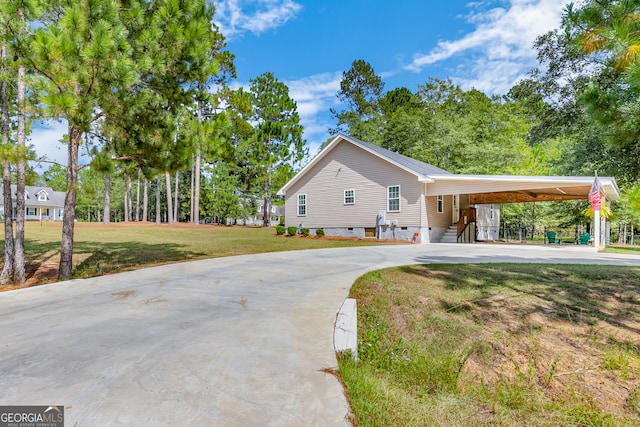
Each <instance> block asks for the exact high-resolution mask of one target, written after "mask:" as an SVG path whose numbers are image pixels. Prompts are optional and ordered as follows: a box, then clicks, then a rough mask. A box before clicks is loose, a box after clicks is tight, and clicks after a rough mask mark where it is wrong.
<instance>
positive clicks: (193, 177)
mask: <svg viewBox="0 0 640 427" xmlns="http://www.w3.org/2000/svg"><path fill="white" fill-rule="evenodd" d="M195 171H196V168H195V166H194V167H192V168H191V189H190V193H189V194H191V198H190V200H189V202H190V208H189V209H190V211H189V212H190V213H189V215H190V218H189V221H191V223H193V221H194V217H193V187H194V181H195Z"/></svg>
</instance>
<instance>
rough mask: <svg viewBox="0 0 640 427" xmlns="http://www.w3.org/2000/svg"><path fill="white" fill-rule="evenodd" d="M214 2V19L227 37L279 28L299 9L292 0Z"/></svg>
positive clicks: (294, 15) (297, 4) (298, 5)
mask: <svg viewBox="0 0 640 427" xmlns="http://www.w3.org/2000/svg"><path fill="white" fill-rule="evenodd" d="M214 4H215V7H216V14H215V16H214V22H215V24H216V25H217V26H218V28H220V31H221V32H222V34H224V35H225V37H227V39H232V38H234V37H235V36H239V35H242V34H243V33H245V32H247V31H250V32H252V33H253V34H256V35H258V34H261V33H264V32H265V31H269V30H271V29H274V28H278V27H281V26H282V25H284V24H285V23H286V22H287V21H289V20H291V19H293V18H295V17H296V15H297V14H298V13H299V12H300V11H301V10H302V5H300V4H299V3H296V2H295V1H293V0H216V1H214Z"/></svg>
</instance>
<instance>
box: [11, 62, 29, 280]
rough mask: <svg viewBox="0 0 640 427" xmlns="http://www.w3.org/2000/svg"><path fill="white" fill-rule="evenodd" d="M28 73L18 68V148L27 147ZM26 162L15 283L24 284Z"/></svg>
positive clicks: (20, 178) (21, 174) (20, 176)
mask: <svg viewBox="0 0 640 427" xmlns="http://www.w3.org/2000/svg"><path fill="white" fill-rule="evenodd" d="M26 96H27V86H26V71H25V69H24V67H22V66H20V67H18V147H19V148H23V147H25V146H26V141H27V123H26V115H27V111H26ZM26 163H27V162H26V161H25V158H24V156H23V155H22V154H21V155H20V156H19V157H18V165H17V166H18V167H17V169H16V175H17V186H16V187H17V189H16V193H17V194H16V238H15V245H14V251H15V252H14V257H13V268H14V281H15V283H19V284H22V283H24V282H25V281H26V279H27V278H26V274H25V270H24V268H25V257H24V221H25V214H26V206H25V198H24V197H25V195H24V193H25V185H26V182H25V181H26Z"/></svg>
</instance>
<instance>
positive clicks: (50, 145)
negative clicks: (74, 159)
mask: <svg viewBox="0 0 640 427" xmlns="http://www.w3.org/2000/svg"><path fill="white" fill-rule="evenodd" d="M67 130H68V125H67V122H66V120H60V121H57V120H47V121H43V122H35V123H33V124H32V125H31V133H30V134H29V140H28V141H27V144H31V145H33V148H34V150H35V152H36V156H37V158H38V159H42V160H45V161H46V162H42V163H40V164H39V165H38V164H37V163H35V162H32V165H35V166H36V168H37V169H36V171H37V172H38V173H42V172H43V171H45V170H46V169H48V168H49V166H51V162H55V163H59V164H61V165H63V166H66V165H67V149H68V146H67V145H66V144H63V143H62V142H60V141H61V140H62V138H63V137H64V135H66V134H67ZM90 161H91V159H90V157H89V156H88V154H87V152H86V149H85V147H84V144H83V145H81V146H80V153H79V163H80V164H81V165H82V164H87V163H89V162H90Z"/></svg>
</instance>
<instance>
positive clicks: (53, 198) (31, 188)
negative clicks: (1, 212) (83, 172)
mask: <svg viewBox="0 0 640 427" xmlns="http://www.w3.org/2000/svg"><path fill="white" fill-rule="evenodd" d="M16 191H17V186H16V185H15V184H11V199H12V200H13V201H14V202H15V200H16ZM42 192H45V193H46V194H47V195H48V196H49V197H48V200H46V201H45V200H38V197H37V195H38V194H40V193H42ZM25 193H27V195H28V198H27V200H25V202H26V204H27V205H28V206H34V205H36V206H54V207H63V206H64V199H65V193H64V191H54V190H53V189H52V188H51V187H41V186H37V185H27V186H25ZM3 194H4V191H3V188H2V185H0V206H1V205H4V200H3Z"/></svg>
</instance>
